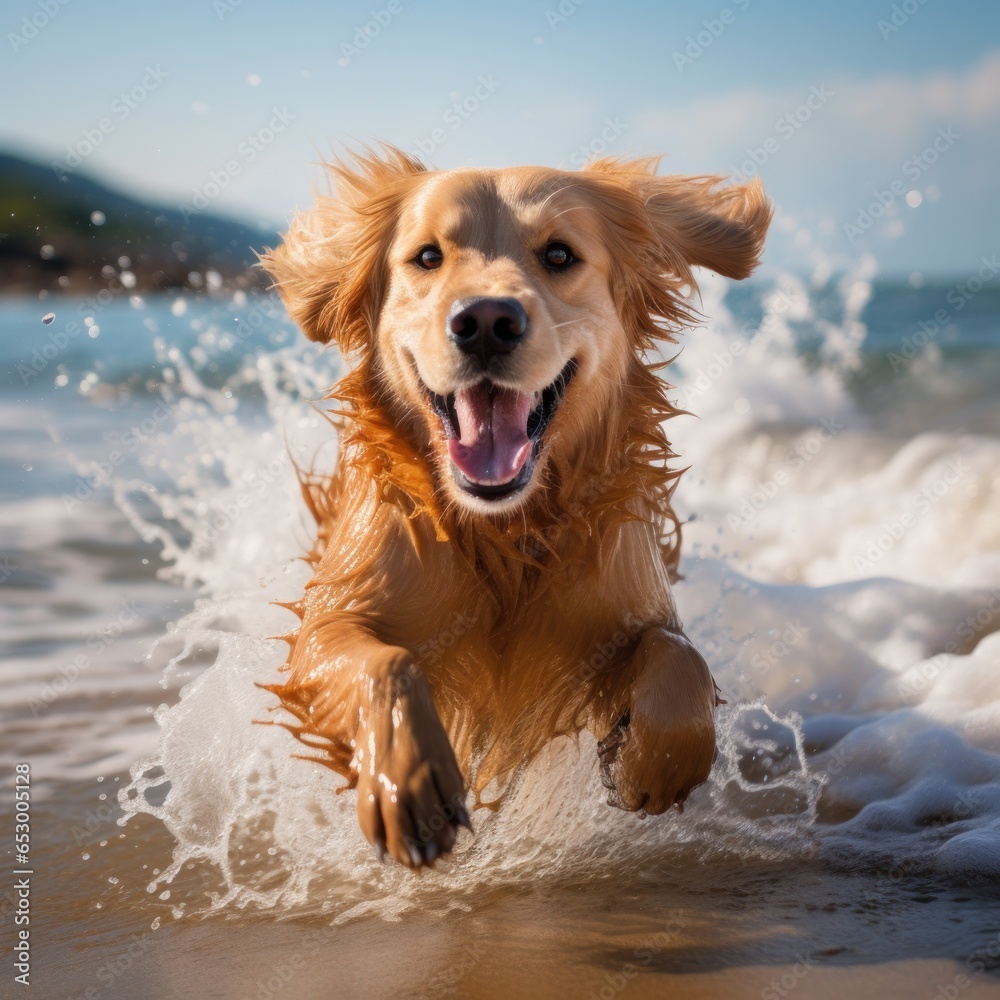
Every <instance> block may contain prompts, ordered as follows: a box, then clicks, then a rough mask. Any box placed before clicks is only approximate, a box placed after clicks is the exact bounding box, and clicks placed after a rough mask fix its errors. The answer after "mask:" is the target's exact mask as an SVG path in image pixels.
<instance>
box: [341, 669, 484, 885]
mask: <svg viewBox="0 0 1000 1000" xmlns="http://www.w3.org/2000/svg"><path fill="white" fill-rule="evenodd" d="M357 762H358V785H357V788H358V822H359V824H360V826H361V830H362V832H363V833H364V835H365V837H367V838H368V842H369V843H370V844H371V845H372V846H373V847H374V848H375V854H376V856H377V857H378V859H379V860H380V861H381V860H382V858H383V857H384V856H385V852H386V851H388V852H389V854H391V855H392V856H393V857H394V858H395V859H396V860H397V861H399V862H400V863H401V864H404V865H406V866H407V867H408V868H420V867H422V866H423V865H433V864H434V862H435V860H437V858H439V857H440V856H441V855H443V854H446V853H447V852H448V851H450V850H451V848H452V847H453V846H454V844H455V839H456V837H457V834H458V827H459V826H464V827H466V828H468V829H469V830H471V829H472V824H471V823H470V821H469V814H468V812H467V811H466V808H465V782H464V779H463V777H462V772H461V771H460V770H459V767H458V762H457V761H456V760H455V752H454V751H453V750H452V747H451V743H450V742H449V741H448V736H447V734H446V733H445V731H444V727H443V726H442V725H441V720H440V719H439V718H438V715H437V712H436V711H435V709H434V705H433V702H432V701H431V697H430V692H429V691H428V689H427V685H426V683H425V682H424V681H423V679H422V678H421V677H419V676H416V677H415V678H414V677H411V678H410V683H408V684H407V685H405V690H401V691H400V690H399V689H398V688H397V690H396V691H395V692H394V693H393V694H392V695H391V696H389V697H386V698H384V699H380V700H378V701H376V702H375V703H374V704H373V706H372V709H371V713H370V718H368V719H365V720H363V721H362V726H361V729H360V731H359V733H358V738H357Z"/></svg>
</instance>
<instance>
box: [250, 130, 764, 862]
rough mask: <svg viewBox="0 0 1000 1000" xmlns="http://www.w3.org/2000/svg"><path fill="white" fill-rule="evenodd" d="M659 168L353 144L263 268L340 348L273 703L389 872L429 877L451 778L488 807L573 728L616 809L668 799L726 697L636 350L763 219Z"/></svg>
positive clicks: (751, 237) (447, 823) (451, 828)
mask: <svg viewBox="0 0 1000 1000" xmlns="http://www.w3.org/2000/svg"><path fill="white" fill-rule="evenodd" d="M657 163H658V161H656V160H632V161H618V160H612V159H602V160H599V161H597V162H595V163H592V164H590V165H588V166H587V167H586V168H585V169H583V170H580V171H575V172H567V171H563V170H553V169H546V168H542V167H518V168H512V169H502V170H486V169H461V170H449V171H433V170H429V169H427V168H426V167H425V166H424V165H423V164H421V163H419V162H418V161H416V160H414V159H413V158H411V157H410V156H408V155H407V154H405V153H403V152H401V151H399V150H397V149H394V148H392V147H388V146H387V147H384V148H382V149H381V150H379V151H377V152H376V151H371V150H367V151H366V152H364V153H363V154H357V155H355V156H354V157H353V158H352V159H351V160H349V161H347V162H340V161H338V162H335V163H331V164H329V165H328V167H329V170H330V172H331V173H332V175H333V177H334V180H335V185H336V195H335V196H331V197H324V196H320V197H317V200H316V203H315V205H314V206H313V207H312V208H311V209H310V210H308V211H306V212H305V213H301V214H299V215H298V216H297V217H296V218H295V219H294V220H293V222H292V224H291V227H290V229H289V231H288V233H287V234H286V235H285V237H284V240H283V242H282V244H281V245H280V246H279V247H278V249H276V250H274V251H268V252H267V253H266V254H265V255H264V257H263V258H262V263H263V266H264V267H265V268H266V270H267V271H268V273H269V274H270V275H271V276H272V278H273V279H274V282H275V284H276V286H277V289H278V291H279V293H280V295H281V297H282V298H283V300H284V302H285V305H286V307H287V309H288V312H289V314H290V315H291V317H292V318H293V319H294V320H295V321H296V322H297V323H298V324H299V325H300V326H301V328H302V330H303V331H304V332H305V333H306V335H307V336H308V337H310V338H311V339H312V340H315V341H322V342H332V343H335V344H337V346H338V347H339V348H340V349H341V351H342V352H343V353H344V355H345V356H346V358H347V359H348V361H349V370H348V373H347V374H346V375H345V376H344V377H343V378H342V379H341V380H340V382H339V383H338V384H337V385H336V386H335V387H334V389H333V390H332V391H331V398H332V399H335V400H337V401H338V403H339V407H338V408H337V410H336V411H335V412H336V417H335V418H334V419H335V422H336V423H337V425H338V427H339V430H340V446H341V450H340V457H339V461H338V465H337V469H336V472H335V474H334V475H333V476H332V478H329V479H327V480H325V481H320V480H317V479H315V478H312V477H304V485H305V486H306V487H307V488H306V490H305V493H306V495H307V499H308V500H309V502H310V503H311V505H312V508H313V513H314V514H315V516H316V519H317V523H318V526H319V531H318V539H317V543H316V547H315V549H314V551H313V553H312V556H311V558H312V561H313V566H314V569H315V575H314V577H313V579H312V581H311V583H310V584H309V586H308V588H307V590H306V593H305V595H304V597H303V598H302V600H301V601H299V602H296V603H295V604H294V605H290V607H291V608H292V609H293V610H294V611H295V612H296V613H297V614H298V615H299V617H300V618H301V626H300V628H299V629H298V631H297V632H296V633H294V634H292V635H289V636H287V637H285V638H286V640H287V641H288V642H289V644H290V655H289V659H288V662H287V664H286V665H285V669H286V670H287V671H289V677H288V679H287V682H286V683H284V684H278V685H270V686H269V690H271V691H273V692H274V693H275V694H276V695H278V697H279V698H280V704H281V706H283V707H284V708H285V709H287V710H288V711H290V712H291V713H292V714H293V715H294V716H295V718H296V723H295V724H289V725H288V726H287V728H289V729H290V730H292V732H294V733H295V734H296V735H297V736H298V737H299V738H300V739H301V740H302V741H303V742H304V743H305V744H306V745H307V746H309V747H311V748H314V749H315V750H316V751H317V752H318V753H319V757H316V758H313V759H319V760H321V761H322V762H323V763H325V764H327V765H328V766H330V767H331V768H333V769H334V770H335V771H337V772H339V773H340V774H342V775H343V776H345V777H346V778H347V779H348V782H349V784H348V786H347V787H356V788H357V794H358V799H357V808H358V819H359V822H360V825H361V829H362V831H363V832H364V835H365V836H366V837H367V839H368V841H369V842H370V843H371V844H372V845H373V847H374V848H375V851H376V854H377V856H378V857H379V858H380V859H381V858H382V857H383V856H384V853H385V852H386V851H388V852H389V854H391V855H392V856H393V857H394V858H395V859H396V860H398V861H399V862H401V863H402V864H404V865H407V866H409V867H413V868H419V867H421V866H423V865H432V864H433V863H434V861H435V859H436V858H438V857H439V856H441V855H443V854H445V853H446V852H448V851H449V850H450V849H451V848H452V846H453V845H454V842H455V838H456V836H457V832H458V827H459V826H460V825H465V826H469V825H470V824H469V815H468V812H467V811H466V792H467V789H469V788H471V789H472V790H473V792H474V794H475V804H476V805H477V806H484V805H488V806H493V807H495V806H496V804H497V802H498V801H499V798H500V797H501V795H502V792H503V790H504V788H509V787H510V782H511V780H512V778H513V777H514V776H515V775H516V774H517V773H518V771H519V769H520V768H522V767H523V766H524V765H525V764H526V763H527V762H528V761H530V760H531V759H532V757H534V756H535V755H536V754H537V753H538V752H539V750H540V749H541V748H542V747H543V746H544V745H545V743H546V742H548V741H549V740H551V739H552V738H553V737H556V736H558V735H565V734H576V733H578V732H580V731H581V730H582V729H584V728H589V729H590V730H591V731H592V732H593V733H594V734H595V736H596V737H597V739H598V740H599V743H598V755H599V758H600V772H601V776H602V780H603V782H604V784H605V786H606V787H607V789H608V791H609V803H610V804H611V805H614V806H618V807H620V808H623V809H629V810H644V811H645V812H646V813H661V812H663V811H665V810H667V809H669V808H670V807H671V806H673V805H677V806H681V804H682V803H683V802H684V800H685V798H686V797H687V795H688V793H689V792H690V791H691V789H692V788H694V787H695V786H696V785H698V784H700V783H701V782H703V781H705V779H706V778H707V776H708V773H709V769H710V767H711V763H712V758H713V754H714V749H715V727H714V721H713V715H714V710H715V707H716V705H717V704H718V700H717V689H716V687H715V684H714V682H713V680H712V677H711V674H710V673H709V670H708V667H707V665H706V663H705V661H704V659H703V658H702V657H701V655H700V654H699V653H698V652H697V650H696V649H695V648H694V647H693V646H692V644H691V643H690V642H689V640H688V639H687V637H686V636H685V635H684V632H683V630H682V627H681V622H680V621H679V620H678V616H677V612H676V610H675V607H674V602H673V599H672V596H671V589H670V588H671V580H672V577H673V576H674V575H675V570H676V565H677V560H678V545H679V537H680V526H679V523H678V520H677V518H676V516H675V514H674V512H673V510H672V508H671V503H670V501H671V496H672V493H673V490H674V487H675V486H676V482H677V478H678V476H679V475H680V472H679V471H677V470H674V469H672V468H671V467H670V465H669V463H670V460H671V459H673V458H674V455H673V453H672V452H671V449H670V444H669V442H668V440H667V437H666V436H665V433H664V429H663V421H664V420H665V419H666V418H667V417H670V416H672V415H673V414H674V413H676V412H677V410H676V409H675V407H674V406H672V405H671V403H670V401H669V400H668V397H667V394H666V393H667V390H668V386H667V384H666V383H665V382H664V381H663V380H662V379H661V378H660V377H659V375H658V374H657V371H658V367H659V366H657V365H654V364H651V363H649V362H648V361H647V360H646V353H647V352H648V351H649V350H650V349H651V348H652V347H653V345H654V343H655V342H657V341H662V340H670V339H672V334H673V333H674V332H675V331H676V330H677V329H679V328H680V327H681V326H683V325H684V324H686V323H690V322H691V321H692V319H693V318H694V316H695V314H694V313H693V311H692V309H691V307H690V306H689V305H688V304H687V300H688V299H689V298H690V296H691V295H692V294H693V293H694V292H695V291H696V286H695V282H694V278H693V275H692V270H691V269H692V266H694V265H698V266H701V267H705V268H709V269H711V270H713V271H716V272H718V273H720V274H722V275H726V276H728V277H731V278H744V277H746V276H747V275H748V274H750V272H751V271H752V270H753V269H754V267H755V266H756V264H757V261H758V258H759V255H760V253H761V250H762V248H763V243H764V236H765V233H766V231H767V228H768V224H769V222H770V218H771V207H770V204H769V202H768V201H767V199H766V198H765V196H764V193H763V190H762V188H761V186H760V184H759V182H754V183H751V184H748V185H729V186H723V185H722V183H721V181H722V179H721V178H719V177H711V176H700V177H683V176H658V175H657V173H656V169H657ZM490 788H492V789H493V791H492V792H490V791H489V789H490ZM484 795H487V796H488V797H491V798H492V801H486V799H485V798H484ZM470 828H471V827H470Z"/></svg>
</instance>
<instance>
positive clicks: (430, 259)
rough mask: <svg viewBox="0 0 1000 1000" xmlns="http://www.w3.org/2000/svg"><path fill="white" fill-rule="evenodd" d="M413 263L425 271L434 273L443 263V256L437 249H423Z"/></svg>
mask: <svg viewBox="0 0 1000 1000" xmlns="http://www.w3.org/2000/svg"><path fill="white" fill-rule="evenodd" d="M415 263H416V264H417V265H418V266H419V267H422V268H423V269H424V270H425V271H436V270H437V269H438V268H439V267H440V266H441V265H442V264H443V263H444V254H443V253H441V251H440V250H439V249H438V248H437V247H424V248H423V250H421V251H420V253H418V254H417V256H416V258H415Z"/></svg>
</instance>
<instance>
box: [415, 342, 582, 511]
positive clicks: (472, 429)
mask: <svg viewBox="0 0 1000 1000" xmlns="http://www.w3.org/2000/svg"><path fill="white" fill-rule="evenodd" d="M575 372H576V360H575V359H571V360H570V361H569V363H568V364H567V365H566V367H565V368H563V370H562V371H561V372H560V373H559V375H558V377H557V378H556V379H555V381H554V382H552V383H551V384H550V385H547V386H546V387H545V388H544V389H542V390H541V391H540V392H535V393H526V392H518V391H517V390H516V389H508V388H505V387H503V386H498V385H495V384H494V383H493V382H491V381H490V380H489V379H483V380H482V381H481V382H477V383H476V384H475V385H473V386H469V387H467V388H465V389H459V390H458V391H457V392H452V393H449V394H448V395H447V396H439V395H438V394H437V393H433V392H430V391H428V398H429V399H430V403H431V406H432V408H433V409H434V412H435V413H436V414H437V415H438V417H439V418H440V420H441V425H442V427H443V429H444V435H445V438H446V439H447V442H448V455H449V457H450V458H451V465H452V474H453V475H454V478H455V482H456V483H457V484H458V486H459V488H460V489H462V490H464V491H465V492H466V493H469V494H470V495H472V496H475V497H478V498H479V499H481V500H500V499H503V498H506V497H510V496H513V495H514V494H515V493H517V492H518V491H519V490H521V489H523V488H524V487H525V486H527V484H528V483H529V482H530V481H531V475H532V472H533V471H534V467H535V459H536V458H537V456H538V451H539V448H540V446H541V441H542V436H543V435H544V434H545V430H546V428H547V427H548V426H549V424H550V423H551V422H552V418H553V416H555V413H556V410H557V409H558V408H559V404H560V403H561V402H562V398H563V395H564V394H565V392H566V386H567V385H569V382H570V379H572V377H573V374H574V373H575Z"/></svg>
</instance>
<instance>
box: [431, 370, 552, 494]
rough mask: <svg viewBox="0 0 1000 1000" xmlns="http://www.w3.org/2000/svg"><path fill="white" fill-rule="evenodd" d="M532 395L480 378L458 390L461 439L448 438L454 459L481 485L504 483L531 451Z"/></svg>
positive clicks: (519, 467) (517, 470)
mask: <svg viewBox="0 0 1000 1000" xmlns="http://www.w3.org/2000/svg"><path fill="white" fill-rule="evenodd" d="M532 403H533V399H532V397H531V396H528V395H526V394H525V393H523V392H515V391H514V390H513V389H497V388H496V387H495V386H490V385H489V383H487V382H480V383H479V384H478V385H475V386H473V387H472V388H471V389H462V390H461V391H460V392H457V393H455V413H456V414H457V416H458V428H457V430H458V439H455V438H451V439H450V440H449V441H448V452H449V454H450V455H451V460H452V461H453V462H454V463H455V465H457V466H458V468H459V469H461V470H462V472H463V473H464V474H465V476H466V478H467V479H470V480H471V481H472V482H474V483H478V484H479V485H480V486H502V485H503V484H505V483H509V482H510V481H511V480H512V479H513V478H514V477H515V476H516V475H517V474H518V473H519V472H520V471H521V468H522V466H523V465H524V463H525V462H526V461H527V460H528V455H530V454H531V440H530V439H529V438H528V414H529V413H530V412H531V409H532Z"/></svg>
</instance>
